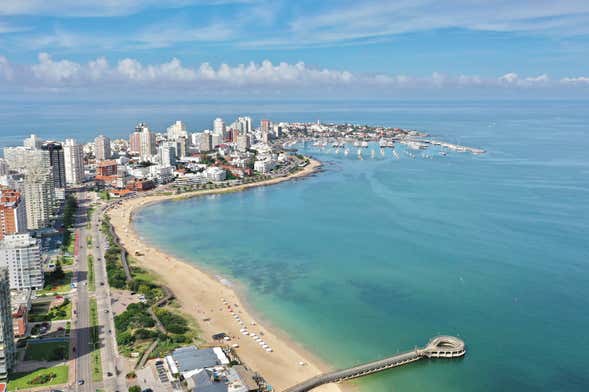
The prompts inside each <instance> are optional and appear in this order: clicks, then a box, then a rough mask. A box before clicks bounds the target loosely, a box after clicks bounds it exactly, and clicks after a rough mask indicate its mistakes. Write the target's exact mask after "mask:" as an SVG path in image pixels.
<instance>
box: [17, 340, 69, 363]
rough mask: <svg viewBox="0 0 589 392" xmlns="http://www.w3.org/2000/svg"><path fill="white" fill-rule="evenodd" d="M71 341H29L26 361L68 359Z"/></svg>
mask: <svg viewBox="0 0 589 392" xmlns="http://www.w3.org/2000/svg"><path fill="white" fill-rule="evenodd" d="M68 350H69V343H68V342H64V341H54V342H43V343H29V344H27V348H26V350H25V361H62V360H66V359H68Z"/></svg>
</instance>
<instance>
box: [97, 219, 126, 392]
mask: <svg viewBox="0 0 589 392" xmlns="http://www.w3.org/2000/svg"><path fill="white" fill-rule="evenodd" d="M102 214H103V212H102V208H97V209H96V211H94V213H93V214H92V220H91V224H90V229H89V231H90V234H91V235H92V252H93V256H94V276H95V282H96V294H95V295H96V304H97V308H98V323H99V325H100V326H101V327H102V328H100V330H99V340H100V341H101V342H102V343H103V344H102V345H101V348H100V355H101V358H102V372H103V379H104V388H105V390H107V391H126V390H127V383H126V381H125V375H126V371H125V366H124V364H123V362H122V361H121V358H120V356H119V352H118V346H117V342H116V334H115V325H114V315H113V313H112V307H111V304H112V302H111V296H110V287H109V285H108V278H107V274H106V264H105V261H104V254H105V253H106V249H107V248H108V242H107V239H106V237H105V235H104V234H103V233H102V232H101V231H100V218H101V217H102ZM109 373H110V374H111V375H109Z"/></svg>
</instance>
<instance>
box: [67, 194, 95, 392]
mask: <svg viewBox="0 0 589 392" xmlns="http://www.w3.org/2000/svg"><path fill="white" fill-rule="evenodd" d="M87 203H88V200H87V198H86V193H85V192H79V193H78V212H77V215H76V223H75V228H76V230H77V231H78V241H77V243H76V249H75V252H76V257H75V264H74V279H73V281H74V282H75V283H76V284H77V288H76V289H75V290H74V299H75V300H74V301H73V307H72V313H73V314H72V331H73V335H74V336H73V338H74V340H73V341H74V347H73V350H75V352H74V358H75V375H76V377H75V380H76V391H80V392H86V391H88V392H90V391H94V390H95V389H94V385H93V382H92V364H91V359H90V353H91V348H90V347H89V345H90V307H89V302H88V300H89V296H88V286H87V277H88V254H87V249H86V233H85V225H86V220H87V208H88V206H87ZM78 380H84V384H83V385H77V382H78Z"/></svg>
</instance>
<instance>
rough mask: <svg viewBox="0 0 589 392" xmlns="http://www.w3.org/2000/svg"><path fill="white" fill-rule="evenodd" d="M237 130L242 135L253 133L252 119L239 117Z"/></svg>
mask: <svg viewBox="0 0 589 392" xmlns="http://www.w3.org/2000/svg"><path fill="white" fill-rule="evenodd" d="M237 128H238V129H239V133H240V134H242V135H243V134H246V133H251V132H252V119H251V117H238V118H237Z"/></svg>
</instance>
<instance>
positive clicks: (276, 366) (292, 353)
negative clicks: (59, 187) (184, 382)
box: [108, 159, 343, 392]
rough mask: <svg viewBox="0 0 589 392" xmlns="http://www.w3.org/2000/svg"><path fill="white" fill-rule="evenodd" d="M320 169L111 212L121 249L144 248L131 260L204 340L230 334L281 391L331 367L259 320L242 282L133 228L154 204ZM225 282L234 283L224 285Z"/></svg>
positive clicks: (311, 169) (329, 391)
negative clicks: (164, 289)
mask: <svg viewBox="0 0 589 392" xmlns="http://www.w3.org/2000/svg"><path fill="white" fill-rule="evenodd" d="M320 167H321V163H320V162H319V161H317V160H314V159H311V160H310V163H309V165H307V166H306V167H305V168H303V169H302V170H300V171H298V172H296V173H294V174H292V175H289V176H286V177H280V178H274V179H271V180H267V181H261V182H258V183H252V184H242V185H238V186H235V187H231V188H225V189H215V190H204V191H203V190H201V191H194V192H188V193H185V194H179V195H148V196H145V197H138V198H133V199H122V200H121V205H115V206H114V207H113V208H112V209H111V210H110V211H109V212H108V215H109V216H110V221H111V224H112V225H113V228H114V230H115V231H116V233H117V235H118V236H119V238H120V240H121V244H122V245H123V246H124V247H125V248H127V252H128V253H129V255H134V251H135V250H136V249H141V251H142V253H143V256H132V257H133V259H134V260H136V262H137V264H138V265H139V266H140V267H142V268H145V269H147V270H149V271H151V272H152V273H154V274H155V275H156V276H157V278H159V279H161V280H162V283H164V284H165V285H167V286H168V287H170V289H171V290H172V291H173V292H174V295H175V296H176V299H177V301H178V303H179V304H180V305H181V311H182V312H184V313H186V314H187V315H189V316H190V317H192V318H193V319H194V320H195V321H196V322H197V325H198V328H199V329H200V331H201V333H202V336H201V338H202V339H203V340H204V341H206V342H207V343H213V342H212V341H211V336H212V335H213V334H215V333H219V332H226V333H227V334H228V335H229V336H231V337H232V341H231V342H230V344H235V343H237V344H239V348H237V349H236V352H237V354H238V355H239V357H240V358H242V360H243V361H244V363H245V364H246V366H248V367H249V368H250V369H252V370H253V371H255V372H258V373H260V375H262V377H264V378H265V379H266V381H267V382H268V383H269V384H271V385H272V386H273V388H274V390H276V391H281V390H283V389H286V388H288V387H290V386H292V385H294V384H296V383H298V382H301V381H304V380H306V379H308V378H311V377H313V376H316V375H318V374H321V373H324V372H325V371H327V370H330V367H329V365H328V364H326V363H324V362H322V361H321V360H320V359H319V358H317V357H316V356H315V355H314V354H313V353H311V352H309V350H307V349H305V348H304V347H303V346H302V345H301V344H298V343H297V342H295V341H293V340H292V339H291V338H290V337H289V336H288V334H287V333H286V332H284V331H281V330H280V329H279V328H277V327H275V326H273V325H271V323H269V322H268V321H266V320H265V318H264V317H263V315H262V319H260V318H259V317H256V316H257V314H259V313H258V312H255V311H251V310H250V309H251V306H250V305H249V304H248V303H247V301H246V299H244V297H245V296H244V295H243V291H242V290H240V287H239V286H240V282H234V281H232V280H228V279H226V278H225V277H223V276H222V275H219V274H215V272H214V271H208V269H207V268H206V267H201V266H198V265H195V263H192V262H189V261H187V260H182V259H181V258H179V257H175V256H172V255H170V254H168V253H166V252H164V251H162V250H160V249H158V248H157V247H155V246H153V245H152V244H150V243H148V242H147V241H146V240H144V239H141V237H140V236H139V234H138V233H137V232H136V231H135V229H134V227H133V222H132V220H133V216H134V214H135V213H136V212H137V211H139V210H140V209H141V208H144V207H146V206H148V205H151V204H154V203H159V202H163V201H174V200H184V199H188V198H192V197H199V196H206V195H212V194H223V193H231V192H238V191H243V190H246V189H249V188H254V187H259V186H268V185H274V184H278V183H281V182H285V181H291V180H293V179H297V178H304V177H306V176H309V175H312V174H314V173H316V172H317V171H318V169H319V168H320ZM225 281H227V282H229V283H230V284H229V285H228V284H226V282H225ZM222 299H225V300H227V302H228V303H229V304H231V308H232V309H233V310H234V312H235V313H238V314H239V317H241V319H242V320H243V321H244V322H245V323H246V325H247V327H248V330H249V331H250V332H256V333H257V334H258V335H261V334H263V336H264V340H265V341H266V342H267V343H268V344H269V345H270V346H271V347H272V349H273V350H274V351H273V352H272V353H267V352H266V351H264V350H263V349H262V348H261V347H260V346H259V344H257V342H256V341H254V340H253V339H252V338H251V337H248V336H244V335H242V334H241V333H240V332H239V330H240V328H242V327H241V326H240V325H239V324H238V323H237V322H236V320H235V319H234V317H233V316H232V314H231V313H229V311H228V309H227V307H226V306H225V305H223V302H222ZM260 313H263V312H260ZM260 320H261V321H262V322H261V323H260V322H259V321H260ZM252 321H255V325H252V324H251V322H252ZM269 324H270V325H269ZM300 362H304V365H303V366H301V365H300V364H299V363H300ZM317 391H324V392H342V391H343V389H342V388H341V386H339V385H336V384H329V385H325V386H322V387H320V388H317Z"/></svg>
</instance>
